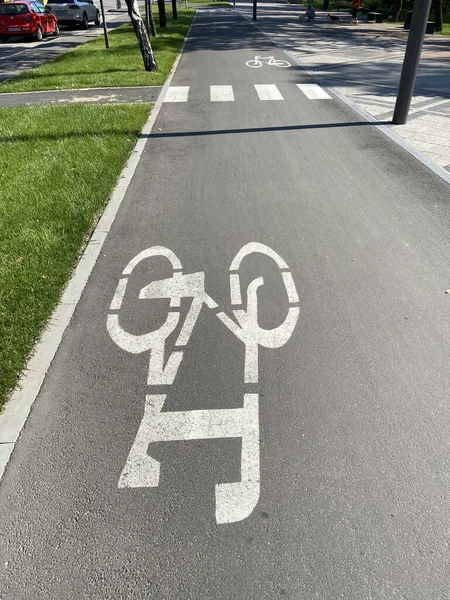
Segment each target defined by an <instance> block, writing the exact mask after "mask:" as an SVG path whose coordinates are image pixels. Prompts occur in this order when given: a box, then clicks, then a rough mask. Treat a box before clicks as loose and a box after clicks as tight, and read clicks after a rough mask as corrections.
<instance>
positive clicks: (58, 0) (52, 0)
mask: <svg viewBox="0 0 450 600" xmlns="http://www.w3.org/2000/svg"><path fill="white" fill-rule="evenodd" d="M47 4H76V0H73V2H72V0H48V2H47Z"/></svg>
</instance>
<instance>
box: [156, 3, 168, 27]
mask: <svg viewBox="0 0 450 600" xmlns="http://www.w3.org/2000/svg"><path fill="white" fill-rule="evenodd" d="M158 12H159V26H160V27H166V25H167V19H166V5H165V3H164V0H158Z"/></svg>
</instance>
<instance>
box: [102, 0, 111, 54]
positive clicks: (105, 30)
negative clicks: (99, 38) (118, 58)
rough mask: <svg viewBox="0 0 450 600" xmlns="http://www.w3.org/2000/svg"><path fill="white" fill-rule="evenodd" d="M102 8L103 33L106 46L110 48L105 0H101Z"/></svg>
mask: <svg viewBox="0 0 450 600" xmlns="http://www.w3.org/2000/svg"><path fill="white" fill-rule="evenodd" d="M100 10H101V13H102V23H103V35H104V36H105V48H109V38H108V27H107V26H106V19H105V7H104V6H103V0H100Z"/></svg>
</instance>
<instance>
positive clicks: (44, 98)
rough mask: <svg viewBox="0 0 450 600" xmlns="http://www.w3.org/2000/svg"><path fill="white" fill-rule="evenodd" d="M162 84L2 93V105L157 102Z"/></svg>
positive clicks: (0, 101) (0, 97)
mask: <svg viewBox="0 0 450 600" xmlns="http://www.w3.org/2000/svg"><path fill="white" fill-rule="evenodd" d="M161 89H162V88H161V86H151V87H150V86H148V87H129V88H124V87H114V88H111V87H110V88H89V89H80V90H52V91H48V92H19V93H17V94H0V107H4V108H11V107H13V106H46V105H50V104H53V105H54V104H121V103H124V102H156V99H157V98H158V95H159V93H160V91H161Z"/></svg>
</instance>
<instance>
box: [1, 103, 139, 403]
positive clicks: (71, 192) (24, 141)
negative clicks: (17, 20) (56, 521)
mask: <svg viewBox="0 0 450 600" xmlns="http://www.w3.org/2000/svg"><path fill="white" fill-rule="evenodd" d="M149 112H150V105H149V104H120V105H116V106H111V105H104V106H99V105H84V106H51V107H36V108H12V109H11V108H8V109H6V108H0V142H1V143H0V223H1V235H0V406H1V405H2V404H3V403H4V402H5V400H6V398H7V396H8V393H9V392H10V390H11V389H12V388H13V387H14V385H15V384H16V381H17V376H18V374H19V372H20V370H21V369H22V368H23V365H24V364H25V361H26V359H27V357H28V356H29V353H30V351H31V350H32V348H33V345H34V343H35V341H36V339H37V338H38V337H39V335H40V333H41V331H42V328H43V326H44V324H45V322H46V320H47V318H48V316H49V314H50V312H51V310H52V308H53V307H54V306H55V305H56V303H57V302H58V299H59V297H60V294H61V291H62V290H63V288H64V285H65V283H66V281H67V280H68V278H69V276H70V273H71V271H72V269H73V268H74V266H75V265H76V262H77V259H78V256H79V251H80V248H81V247H82V244H83V241H84V240H86V236H87V235H88V233H89V232H90V231H91V229H92V227H93V223H94V222H95V220H96V216H97V215H99V214H100V213H101V211H102V209H103V207H104V205H105V202H106V199H107V198H108V196H109V194H110V192H111V190H112V189H113V187H114V185H115V183H116V181H117V178H118V176H119V173H120V172H121V169H122V167H123V165H124V163H125V161H126V159H127V157H128V155H129V153H130V151H131V150H132V148H133V146H134V144H135V141H136V138H137V136H138V135H139V133H140V131H141V129H142V127H143V125H144V123H145V121H146V119H147V117H148V114H149Z"/></svg>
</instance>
